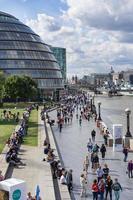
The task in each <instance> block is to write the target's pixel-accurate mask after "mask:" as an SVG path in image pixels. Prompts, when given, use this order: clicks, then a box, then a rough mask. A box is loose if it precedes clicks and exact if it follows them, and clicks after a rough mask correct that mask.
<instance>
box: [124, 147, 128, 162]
mask: <svg viewBox="0 0 133 200" xmlns="http://www.w3.org/2000/svg"><path fill="white" fill-rule="evenodd" d="M123 154H124V162H127V157H128V148H127V147H124V148H123Z"/></svg>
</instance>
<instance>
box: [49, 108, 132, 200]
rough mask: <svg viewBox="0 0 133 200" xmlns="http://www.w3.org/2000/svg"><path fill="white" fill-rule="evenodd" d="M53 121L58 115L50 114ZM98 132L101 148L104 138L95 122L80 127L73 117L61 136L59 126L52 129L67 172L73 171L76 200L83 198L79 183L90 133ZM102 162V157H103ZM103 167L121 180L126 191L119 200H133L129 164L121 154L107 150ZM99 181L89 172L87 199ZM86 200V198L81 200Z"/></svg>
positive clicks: (110, 149)
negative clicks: (106, 166)
mask: <svg viewBox="0 0 133 200" xmlns="http://www.w3.org/2000/svg"><path fill="white" fill-rule="evenodd" d="M51 118H54V119H55V118H56V112H55V111H53V112H52V113H51ZM93 128H95V129H96V130H97V136H96V142H97V143H98V144H99V145H101V144H102V143H103V138H102V136H101V135H100V133H99V130H98V129H97V128H96V124H95V123H94V121H93V120H90V122H88V121H87V120H83V122H82V126H81V127H80V126H79V121H78V120H77V119H76V117H75V115H74V119H73V122H72V124H69V125H64V127H63V129H62V132H61V133H60V132H59V130H58V127H57V124H56V125H55V126H54V127H53V131H54V135H55V138H56V141H57V144H58V146H59V149H60V152H61V155H62V159H63V161H64V164H65V167H66V169H73V177H74V190H73V192H74V196H75V199H76V200H79V199H81V198H80V195H79V194H80V189H81V188H80V183H79V177H80V174H81V173H82V170H83V161H84V159H85V156H86V155H87V147H86V145H87V141H88V138H89V137H91V136H90V135H91V131H92V129H93ZM100 158H101V156H100ZM129 159H133V154H131V153H130V154H129ZM100 163H101V165H102V166H103V164H104V163H107V164H108V166H109V168H110V175H111V177H112V179H113V180H114V178H116V177H117V178H118V179H119V181H120V183H121V185H122V187H123V191H122V193H121V198H120V200H132V199H133V179H129V178H128V177H127V174H126V169H127V163H124V162H123V153H122V152H113V151H112V148H111V147H108V148H107V155H106V159H105V160H104V161H103V160H102V159H100ZM95 177H96V175H94V174H93V173H92V171H91V168H89V174H88V182H89V185H88V197H87V198H86V199H89V200H90V199H92V192H91V184H92V181H93V179H94V178H95ZM82 199H83V198H82Z"/></svg>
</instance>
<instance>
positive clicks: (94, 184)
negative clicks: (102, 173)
mask: <svg viewBox="0 0 133 200" xmlns="http://www.w3.org/2000/svg"><path fill="white" fill-rule="evenodd" d="M92 191H93V192H98V184H97V183H93V185H92Z"/></svg>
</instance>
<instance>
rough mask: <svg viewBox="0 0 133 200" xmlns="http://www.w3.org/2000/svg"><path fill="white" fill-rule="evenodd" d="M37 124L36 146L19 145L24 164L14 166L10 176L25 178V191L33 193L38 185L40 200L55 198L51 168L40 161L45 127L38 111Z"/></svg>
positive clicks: (52, 199)
mask: <svg viewBox="0 0 133 200" xmlns="http://www.w3.org/2000/svg"><path fill="white" fill-rule="evenodd" d="M38 124H39V132H38V134H39V137H38V147H29V146H24V145H22V146H21V150H20V154H19V157H21V158H22V161H23V162H24V163H26V166H20V167H19V168H15V169H14V170H13V174H12V177H14V178H18V179H22V180H25V181H26V183H27V189H28V190H27V192H28V191H30V192H31V193H32V194H34V195H35V190H36V186H37V185H39V187H40V191H41V192H40V196H41V198H42V200H55V193H54V186H53V180H52V174H51V168H50V165H49V163H47V162H43V161H42V160H43V158H44V154H43V141H44V138H45V129H44V124H43V121H42V120H40V112H39V113H38Z"/></svg>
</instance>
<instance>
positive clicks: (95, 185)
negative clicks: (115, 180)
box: [92, 179, 98, 200]
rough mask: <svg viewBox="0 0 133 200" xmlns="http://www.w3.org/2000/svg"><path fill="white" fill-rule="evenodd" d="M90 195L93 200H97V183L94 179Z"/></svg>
mask: <svg viewBox="0 0 133 200" xmlns="http://www.w3.org/2000/svg"><path fill="white" fill-rule="evenodd" d="M92 194H93V200H98V183H97V180H96V179H94V181H93V184H92Z"/></svg>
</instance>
